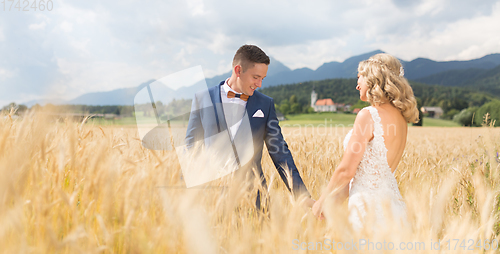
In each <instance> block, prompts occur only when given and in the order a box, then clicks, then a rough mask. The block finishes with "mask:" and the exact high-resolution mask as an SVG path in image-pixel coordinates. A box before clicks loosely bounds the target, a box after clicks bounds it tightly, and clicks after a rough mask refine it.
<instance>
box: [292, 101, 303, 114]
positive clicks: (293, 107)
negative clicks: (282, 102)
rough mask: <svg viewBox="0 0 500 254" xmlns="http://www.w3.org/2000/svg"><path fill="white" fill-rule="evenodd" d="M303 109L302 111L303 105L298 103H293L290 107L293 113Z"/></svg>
mask: <svg viewBox="0 0 500 254" xmlns="http://www.w3.org/2000/svg"><path fill="white" fill-rule="evenodd" d="M301 111H302V107H301V106H300V104H298V103H294V104H292V106H291V108H290V112H291V113H292V114H298V113H302V112H301Z"/></svg>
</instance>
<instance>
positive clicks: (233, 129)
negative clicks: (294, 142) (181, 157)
mask: <svg viewBox="0 0 500 254" xmlns="http://www.w3.org/2000/svg"><path fill="white" fill-rule="evenodd" d="M269 63H270V60H269V57H268V56H267V55H266V53H264V51H262V50H261V49H260V48H259V47H257V46H254V45H243V46H241V47H240V48H239V49H238V51H236V54H235V56H234V58H233V63H232V67H233V70H232V75H231V77H230V78H228V79H226V80H225V81H222V82H220V84H219V85H218V86H215V87H211V88H209V89H208V92H207V93H206V94H204V95H200V94H197V96H195V98H194V99H193V105H192V109H191V114H190V117H189V123H188V128H187V133H186V138H185V142H186V146H187V147H188V148H190V149H193V147H194V146H195V144H200V143H202V146H203V147H204V148H205V149H209V148H210V149H212V151H213V150H216V151H217V152H219V153H218V154H221V156H226V155H228V154H230V155H231V156H233V157H231V158H233V159H234V162H232V163H234V166H235V168H236V169H237V170H236V173H237V174H240V175H241V174H246V175H250V177H251V179H250V180H252V179H253V177H255V176H256V177H258V178H259V179H260V181H259V183H260V184H261V187H262V189H263V190H266V189H267V187H266V179H265V177H264V174H263V172H262V165H261V160H262V149H263V146H264V143H265V144H266V146H267V150H268V152H269V155H270V156H271V159H272V161H273V163H274V166H275V167H276V169H277V171H278V173H279V175H280V177H281V179H282V180H283V182H284V183H285V185H286V187H287V188H288V190H289V191H291V192H292V193H293V195H294V196H295V198H298V197H299V196H301V195H304V196H305V197H306V201H305V205H306V206H312V204H313V203H314V201H313V200H312V199H311V198H310V194H309V192H308V191H307V188H306V187H305V185H304V182H303V181H302V178H301V177H300V174H299V171H298V170H297V167H296V166H295V163H294V161H293V157H292V154H291V153H290V150H289V149H288V145H287V143H286V142H285V140H284V139H283V135H282V134H281V128H280V126H279V124H278V119H277V117H276V110H275V108H274V100H273V99H272V98H271V97H268V96H266V95H264V94H262V93H260V92H258V91H256V89H257V88H260V87H261V86H262V80H263V79H264V78H265V77H266V75H267V69H268V65H269ZM221 139H227V140H228V142H227V143H226V145H220V144H222V143H224V142H222V143H221V142H219V141H218V140H221ZM217 144H219V145H217ZM226 164H227V163H226ZM247 180H248V179H247ZM260 195H261V193H260V191H259V190H258V191H257V200H256V207H257V209H260V208H261V204H260V203H261V202H260Z"/></svg>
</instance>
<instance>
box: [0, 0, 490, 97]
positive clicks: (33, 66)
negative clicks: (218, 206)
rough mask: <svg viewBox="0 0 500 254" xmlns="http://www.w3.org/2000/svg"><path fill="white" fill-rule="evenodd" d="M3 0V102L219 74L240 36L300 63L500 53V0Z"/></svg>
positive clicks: (458, 57)
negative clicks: (192, 73) (187, 74)
mask: <svg viewBox="0 0 500 254" xmlns="http://www.w3.org/2000/svg"><path fill="white" fill-rule="evenodd" d="M3 2H4V3H0V89H1V90H0V107H1V106H3V105H7V104H8V103H10V102H16V103H18V104H19V103H23V102H27V101H31V100H38V99H42V98H59V99H63V100H70V99H73V98H75V97H77V96H79V95H82V94H85V93H89V92H96V91H109V90H113V89H118V88H124V87H135V86H138V85H139V84H141V83H143V82H145V81H148V80H151V79H160V78H162V77H164V76H167V75H169V74H172V73H175V72H178V71H181V70H184V69H187V68H190V67H194V66H198V65H201V67H202V69H203V72H204V74H205V76H206V77H207V78H210V77H213V76H215V75H219V74H222V73H226V72H228V71H230V70H231V61H232V57H233V55H234V53H235V51H236V50H237V49H238V47H240V46H241V45H243V44H256V45H258V46H259V47H261V48H262V49H263V50H264V51H265V52H266V53H267V54H268V55H270V56H272V57H273V58H274V59H276V60H278V61H280V62H282V63H283V64H285V65H286V66H288V67H290V68H291V69H297V68H302V67H308V68H311V69H316V68H318V67H319V66H321V65H322V64H323V63H325V62H331V61H339V62H342V61H344V60H345V59H347V58H349V57H351V56H355V55H359V54H363V53H367V52H370V51H373V50H377V49H380V50H383V51H385V52H387V53H389V54H392V55H395V56H397V57H398V58H400V59H403V60H406V61H409V60H412V59H415V58H417V57H425V58H430V59H433V60H438V61H448V60H469V59H475V58H480V57H482V56H485V55H488V54H492V53H500V32H499V31H500V0H496V1H490V0H482V1H470V0H453V1H452V0H420V1H418V0H417V1H406V0H392V1H390V0H385V1H384V0H381V1H373V0H353V1H339V0H325V1H322V0H312V1H303V0H283V1H281V0H278V1H270V0H252V1H222V0H187V1H168V0H167V1H154V0H152V1H148V0H143V1H132V0H120V1H97V0H85V1H82V0H50V1H49V2H47V1H45V5H46V6H45V5H44V6H45V10H43V11H41V10H40V9H38V8H37V9H34V8H32V7H33V6H34V5H33V4H34V3H35V0H24V1H23V0H14V1H13V2H11V1H9V0H6V1H3ZM18 2H19V5H18V6H20V8H16V5H17V4H18ZM11 4H12V6H11ZM28 4H29V5H30V7H29V8H28V7H25V6H27V5H28ZM36 4H37V6H39V4H40V0H36ZM47 8H49V9H50V10H49V9H47ZM23 9H24V10H26V11H23ZM271 64H272V63H271Z"/></svg>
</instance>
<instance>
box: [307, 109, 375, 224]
mask: <svg viewBox="0 0 500 254" xmlns="http://www.w3.org/2000/svg"><path fill="white" fill-rule="evenodd" d="M372 138H373V120H372V118H371V115H370V112H369V111H368V110H366V109H365V110H361V111H360V112H359V113H358V115H357V116H356V120H355V121H354V126H353V132H352V134H351V138H350V140H349V143H348V145H347V148H346V150H345V152H344V156H343V157H342V160H341V162H340V164H339V166H338V167H337V169H336V170H335V171H334V172H333V175H332V178H331V179H330V182H329V183H328V186H327V187H326V190H325V191H324V192H323V194H322V195H321V197H320V198H319V199H318V201H316V203H315V204H314V206H313V208H312V210H313V213H314V215H315V216H318V217H322V213H321V212H322V206H323V202H324V201H325V199H326V198H328V197H331V196H333V197H335V198H336V199H337V198H342V200H340V199H339V200H337V201H339V202H341V201H344V200H345V198H347V196H346V195H345V189H346V188H348V186H349V182H350V181H351V179H352V178H353V177H354V175H355V174H356V169H357V168H358V165H359V163H360V162H361V159H362V158H363V154H364V152H365V148H366V144H367V143H368V142H369V141H370V140H371V139H372Z"/></svg>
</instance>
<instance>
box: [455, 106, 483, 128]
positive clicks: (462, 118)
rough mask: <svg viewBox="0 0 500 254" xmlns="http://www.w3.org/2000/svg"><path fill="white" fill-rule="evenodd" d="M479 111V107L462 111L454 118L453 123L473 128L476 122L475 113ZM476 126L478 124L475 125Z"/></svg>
mask: <svg viewBox="0 0 500 254" xmlns="http://www.w3.org/2000/svg"><path fill="white" fill-rule="evenodd" d="M476 111H477V107H471V108H466V109H462V111H460V113H458V114H456V115H455V116H454V117H453V121H454V122H457V123H459V124H461V125H462V126H472V124H473V120H474V118H473V117H474V113H475V112H476ZM474 124H476V123H474Z"/></svg>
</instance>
